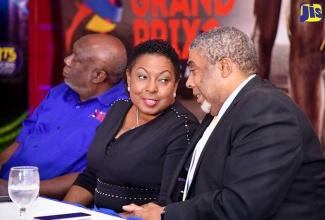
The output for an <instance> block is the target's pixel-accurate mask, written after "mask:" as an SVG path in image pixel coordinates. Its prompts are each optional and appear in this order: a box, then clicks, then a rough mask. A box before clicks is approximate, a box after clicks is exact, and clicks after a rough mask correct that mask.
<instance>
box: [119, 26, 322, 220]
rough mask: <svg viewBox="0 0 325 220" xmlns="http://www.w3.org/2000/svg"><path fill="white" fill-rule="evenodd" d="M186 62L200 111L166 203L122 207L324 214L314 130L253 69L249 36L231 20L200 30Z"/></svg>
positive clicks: (151, 212)
mask: <svg viewBox="0 0 325 220" xmlns="http://www.w3.org/2000/svg"><path fill="white" fill-rule="evenodd" d="M188 64H189V68H190V71H191V73H190V76H189V78H188V80H187V86H188V87H190V88H192V89H193V93H194V95H195V96H196V97H197V101H198V102H199V103H200V104H201V105H202V109H203V110H205V111H206V112H207V113H208V114H207V115H206V117H205V118H204V119H203V121H202V124H201V126H200V128H199V129H198V131H197V132H196V134H195V136H194V137H193V139H192V141H191V142H192V147H191V148H189V150H188V151H187V152H186V153H185V155H184V157H183V159H182V160H181V161H180V163H179V166H178V168H177V170H176V172H175V175H174V178H173V182H172V183H171V188H170V202H171V203H170V204H169V205H167V206H166V207H160V206H158V205H155V204H154V203H149V204H147V205H145V206H142V207H139V206H136V205H134V204H131V205H129V206H125V207H123V208H124V210H125V211H127V212H129V213H128V214H129V215H133V216H140V217H142V218H143V219H150V220H154V219H160V214H161V213H163V214H162V216H163V217H164V219H165V220H166V219H168V220H171V219H173V220H174V219H182V220H185V219H186V220H191V219H193V220H194V219H204V220H205V219H213V220H217V219H230V220H237V219H238V220H245V219H247V220H255V219H256V220H263V219H268V220H280V219H281V220H288V219H295V220H306V219H308V220H323V219H325V211H324V210H325V209H324V207H325V159H324V157H323V154H322V152H321V147H320V142H319V139H318V137H317V134H316V133H315V131H314V129H313V126H312V125H311V123H310V121H309V120H308V118H307V116H306V115H305V114H304V113H303V112H302V111H301V109H300V108H299V107H298V106H297V105H296V104H295V103H294V101H292V99H291V98H290V97H289V96H288V95H287V94H285V93H284V92H283V91H281V90H280V89H278V88H276V87H275V86H274V85H272V84H271V83H270V82H269V81H267V80H263V81H262V80H261V79H260V78H259V76H257V75H256V73H257V72H258V68H259V65H258V58H257V55H256V51H255V48H254V45H253V42H252V41H251V40H250V39H249V37H248V36H247V35H246V34H244V33H243V32H241V31H239V30H238V29H235V28H232V27H221V28H215V29H212V30H210V31H208V32H205V33H202V34H200V35H199V36H198V37H197V38H196V39H195V40H194V41H193V42H192V44H191V46H190V50H189V60H188ZM187 167H189V169H188V172H186V171H187V170H186V168H187ZM182 179H186V182H185V183H186V184H185V187H182V186H181V185H182V184H183V185H184V181H181V180H182ZM179 189H182V190H179ZM183 189H184V190H183ZM181 197H182V199H181ZM181 200H183V201H181ZM128 214H127V213H123V215H124V216H127V215H128Z"/></svg>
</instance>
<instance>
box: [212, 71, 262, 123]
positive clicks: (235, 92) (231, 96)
mask: <svg viewBox="0 0 325 220" xmlns="http://www.w3.org/2000/svg"><path fill="white" fill-rule="evenodd" d="M254 76H256V74H253V75H251V76H249V77H248V78H247V79H245V80H244V81H243V82H242V83H241V84H240V85H239V86H238V87H237V88H236V89H235V90H234V91H233V92H232V93H231V95H230V96H229V97H228V98H227V100H226V101H225V102H224V103H223V105H222V107H221V109H220V111H219V114H218V118H219V119H220V118H221V117H222V116H223V114H224V113H225V112H226V111H227V109H228V108H229V106H230V104H231V103H232V101H234V99H235V98H236V96H237V95H238V93H239V92H240V90H242V88H243V87H244V86H245V85H246V84H247V83H248V82H249V81H250V80H251V79H252V78H253V77H254Z"/></svg>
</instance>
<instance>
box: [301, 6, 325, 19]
mask: <svg viewBox="0 0 325 220" xmlns="http://www.w3.org/2000/svg"><path fill="white" fill-rule="evenodd" d="M322 18H323V10H322V5H321V4H301V5H300V22H320V21H322Z"/></svg>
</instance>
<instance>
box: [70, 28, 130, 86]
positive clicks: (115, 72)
mask: <svg viewBox="0 0 325 220" xmlns="http://www.w3.org/2000/svg"><path fill="white" fill-rule="evenodd" d="M76 44H78V48H83V51H86V53H84V56H87V57H88V58H89V59H92V61H93V62H94V63H95V64H96V65H97V66H98V67H97V68H98V69H102V70H104V71H105V72H106V73H107V80H108V81H109V82H110V83H113V84H115V83H117V82H119V81H120V79H121V77H122V76H123V73H124V72H125V68H126V63H127V55H126V50H125V47H124V44H123V43H122V41H121V40H119V39H118V38H116V37H114V36H111V35H107V34H88V35H85V36H83V37H81V38H80V39H79V40H78V41H77V42H76ZM75 52H76V53H77V52H78V51H75Z"/></svg>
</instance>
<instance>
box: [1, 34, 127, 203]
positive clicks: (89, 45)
mask: <svg viewBox="0 0 325 220" xmlns="http://www.w3.org/2000/svg"><path fill="white" fill-rule="evenodd" d="M126 62H127V56H126V50H125V47H124V45H123V43H122V42H121V41H120V40H119V39H117V38H115V37H113V36H110V35H102V34H90V35H86V36H84V37H82V38H80V39H79V40H78V41H77V42H76V43H75V44H74V48H73V53H72V54H71V55H70V56H68V57H66V58H65V59H64V63H65V67H64V69H63V76H64V83H62V84H60V85H58V86H56V87H54V88H52V89H51V90H50V91H49V93H48V94H47V96H46V98H45V99H44V100H43V101H42V102H41V104H40V105H39V106H38V107H37V108H36V110H35V112H34V113H33V115H32V116H31V117H29V118H27V119H25V120H24V121H23V128H22V130H21V132H20V134H19V136H18V137H17V139H16V141H15V142H14V143H13V144H12V145H10V146H9V147H8V148H7V149H6V150H5V151H4V152H2V153H1V154H0V168H1V166H2V168H1V173H0V178H2V180H1V181H0V182H2V183H4V184H6V183H7V181H6V180H8V175H9V171H10V168H11V167H13V166H37V167H38V168H39V172H40V178H41V185H40V195H43V196H48V197H53V198H62V197H63V196H64V195H65V193H66V192H67V190H68V189H69V187H70V186H71V185H72V183H73V181H74V180H75V179H76V177H77V175H78V173H79V172H81V171H82V170H83V169H84V167H85V166H86V154H87V150H88V146H89V144H90V142H91V140H92V138H93V136H94V134H95V131H96V127H97V126H98V125H99V124H100V123H101V122H102V121H103V119H104V117H105V114H106V112H107V110H108V109H109V108H110V106H111V105H112V104H113V103H114V102H115V101H116V100H118V99H128V98H129V95H128V93H127V91H126V90H125V87H124V81H123V80H122V75H123V73H124V71H125V67H126Z"/></svg>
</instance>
